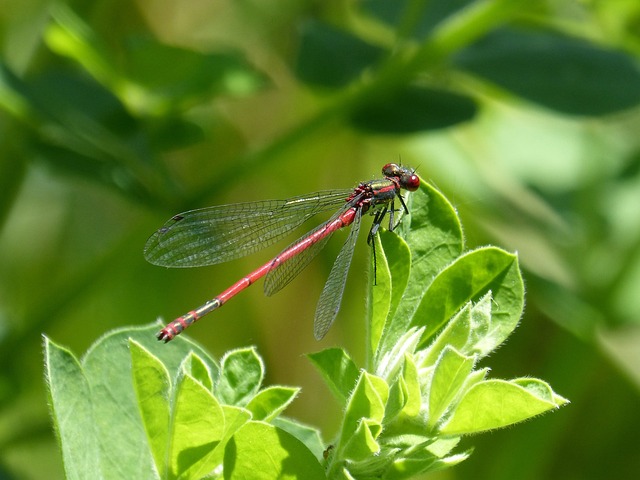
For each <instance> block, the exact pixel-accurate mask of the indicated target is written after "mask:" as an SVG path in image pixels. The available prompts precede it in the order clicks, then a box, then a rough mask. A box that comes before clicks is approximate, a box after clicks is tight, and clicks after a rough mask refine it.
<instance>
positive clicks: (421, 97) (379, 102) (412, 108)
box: [350, 86, 478, 134]
mask: <svg viewBox="0 0 640 480" xmlns="http://www.w3.org/2000/svg"><path fill="white" fill-rule="evenodd" d="M477 110H478V108H477V106H476V104H475V102H474V100H472V99H471V98H470V97H467V96H465V95H460V94H457V93H452V92H448V91H445V90H437V89H434V88H426V87H417V86H407V87H404V88H401V89H397V90H395V91H393V92H392V93H390V94H389V95H379V96H376V98H371V99H369V101H368V102H366V103H363V105H362V106H361V107H359V108H357V109H355V110H354V111H353V112H352V113H351V115H350V120H351V123H352V124H353V125H354V126H355V127H356V128H359V129H361V130H364V131H367V132H375V133H386V134H408V133H416V132H422V131H428V130H437V129H441V128H447V127H451V126H453V125H457V124H459V123H462V122H466V121H469V120H471V119H473V117H474V116H475V115H476V112H477Z"/></svg>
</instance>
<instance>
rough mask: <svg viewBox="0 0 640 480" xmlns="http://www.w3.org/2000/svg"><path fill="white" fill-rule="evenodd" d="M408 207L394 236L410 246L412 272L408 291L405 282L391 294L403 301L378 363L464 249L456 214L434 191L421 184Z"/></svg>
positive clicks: (382, 343) (391, 322) (386, 332)
mask: <svg viewBox="0 0 640 480" xmlns="http://www.w3.org/2000/svg"><path fill="white" fill-rule="evenodd" d="M407 206H408V207H409V211H410V214H409V215H405V216H404V217H403V219H402V223H401V224H400V226H399V227H398V228H397V229H396V230H395V232H396V233H399V234H400V236H401V237H403V238H404V239H405V241H406V242H407V244H408V245H409V248H410V251H411V271H410V273H409V279H408V281H407V283H406V288H405V289H404V290H403V289H402V286H403V285H404V282H399V284H398V287H399V288H400V290H403V291H402V292H395V291H393V292H392V298H393V299H395V298H397V297H396V296H397V295H399V294H400V293H402V299H401V300H400V301H399V303H398V307H397V309H396V310H395V312H394V316H393V318H392V319H388V320H387V322H386V324H385V327H384V330H383V333H382V338H381V340H380V343H379V346H378V349H377V351H376V355H375V358H376V359H380V358H381V356H382V355H383V354H384V353H386V352H388V351H389V350H391V349H392V348H393V346H394V345H395V344H396V342H397V341H398V339H399V338H400V337H402V335H404V334H405V332H406V331H407V330H408V329H409V326H410V324H411V318H412V317H413V315H414V313H415V311H416V309H417V308H418V305H419V303H420V300H421V299H422V297H423V296H424V293H425V291H426V290H427V289H428V288H429V285H430V284H431V282H432V280H433V279H434V278H435V276H436V275H437V274H438V272H440V270H442V269H443V268H444V267H445V266H446V265H448V264H450V263H451V262H452V261H453V260H454V259H455V258H457V257H458V256H459V255H460V253H461V252H462V248H463V239H462V228H461V226H460V221H459V220H458V216H457V214H456V211H455V209H454V208H453V206H451V204H450V203H449V202H448V200H447V199H446V198H445V197H444V196H443V195H442V194H441V193H440V192H438V191H437V190H436V189H435V188H433V187H432V186H431V185H429V184H428V183H427V182H425V181H424V180H422V181H421V182H420V188H419V189H418V190H417V191H416V192H413V193H412V194H411V195H410V196H409V197H408V205H407ZM384 247H385V245H384V243H383V248H384ZM387 258H391V254H388V255H387ZM405 261H406V259H405ZM392 278H393V277H392ZM393 290H395V286H393Z"/></svg>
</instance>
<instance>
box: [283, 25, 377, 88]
mask: <svg viewBox="0 0 640 480" xmlns="http://www.w3.org/2000/svg"><path fill="white" fill-rule="evenodd" d="M300 42H301V43H300V50H299V53H298V60H297V64H296V73H297V75H298V77H299V78H300V79H301V80H302V81H303V82H306V83H310V84H312V85H318V86H323V87H341V86H344V85H347V84H349V83H351V82H352V81H353V80H355V79H356V78H358V77H359V76H360V75H361V74H362V72H363V71H364V70H365V69H366V68H368V67H370V66H371V65H373V64H375V63H376V62H377V61H378V60H379V59H380V58H381V57H382V55H383V54H384V50H382V49H380V48H378V47H376V46H374V45H371V44H368V43H366V42H364V41H363V40H361V39H359V38H358V37H355V36H354V35H352V34H351V33H349V32H346V31H343V30H339V29H337V28H335V27H333V26H331V25H328V24H326V23H320V22H315V21H309V22H306V23H305V24H304V25H303V27H302V32H301V39H300Z"/></svg>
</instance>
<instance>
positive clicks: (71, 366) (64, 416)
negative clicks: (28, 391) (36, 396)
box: [44, 337, 105, 479]
mask: <svg viewBox="0 0 640 480" xmlns="http://www.w3.org/2000/svg"><path fill="white" fill-rule="evenodd" d="M44 356H45V368H46V370H45V377H46V381H47V386H48V387H49V404H50V405H49V406H50V408H51V417H52V419H53V424H54V427H55V430H56V434H57V436H58V441H59V444H60V448H61V450H62V459H63V461H64V470H65V474H66V478H68V479H82V478H88V477H87V474H88V473H89V472H91V471H92V472H93V475H95V477H98V478H105V477H104V476H103V475H102V473H101V465H102V462H101V461H100V457H101V455H102V452H101V449H100V447H99V441H98V438H99V437H98V431H97V430H98V429H96V431H94V427H95V426H96V419H95V416H94V412H93V408H92V401H91V393H90V389H89V382H88V381H87V379H86V378H85V376H84V372H83V371H82V367H81V366H80V363H79V362H78V360H77V359H76V358H75V357H74V355H73V354H72V353H71V352H70V351H69V350H67V349H65V348H62V347H60V346H58V345H56V344H55V343H53V342H52V341H51V340H49V339H48V338H47V337H44Z"/></svg>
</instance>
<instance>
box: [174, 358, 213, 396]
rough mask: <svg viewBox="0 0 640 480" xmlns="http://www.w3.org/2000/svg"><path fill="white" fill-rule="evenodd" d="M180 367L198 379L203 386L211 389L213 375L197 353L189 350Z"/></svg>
mask: <svg viewBox="0 0 640 480" xmlns="http://www.w3.org/2000/svg"><path fill="white" fill-rule="evenodd" d="M181 369H182V370H184V371H185V372H186V373H188V374H189V375H191V376H192V377H193V378H194V379H196V380H197V381H199V382H200V383H201V384H202V385H203V386H204V388H206V389H207V390H209V391H213V375H212V373H211V369H210V368H209V365H207V364H206V363H205V362H204V361H203V360H202V359H201V358H200V357H199V356H198V355H196V354H195V353H193V352H191V353H190V354H189V356H187V358H185V361H184V362H183V364H182V365H181Z"/></svg>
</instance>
